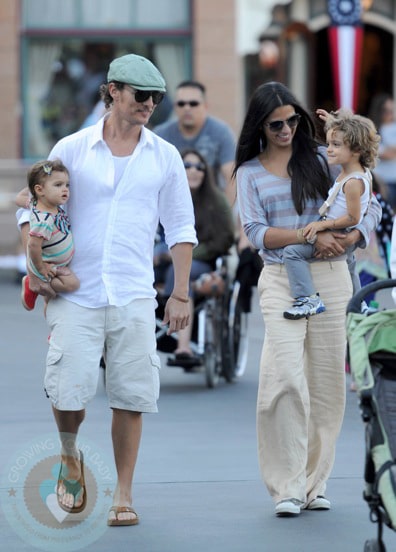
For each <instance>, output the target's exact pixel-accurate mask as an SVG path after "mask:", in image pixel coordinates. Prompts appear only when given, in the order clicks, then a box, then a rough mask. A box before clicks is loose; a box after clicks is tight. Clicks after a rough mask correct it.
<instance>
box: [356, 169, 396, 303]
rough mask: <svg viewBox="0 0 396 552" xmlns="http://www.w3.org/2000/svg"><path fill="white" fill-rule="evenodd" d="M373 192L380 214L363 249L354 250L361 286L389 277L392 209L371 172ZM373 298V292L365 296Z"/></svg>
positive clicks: (368, 299) (376, 178)
mask: <svg viewBox="0 0 396 552" xmlns="http://www.w3.org/2000/svg"><path fill="white" fill-rule="evenodd" d="M372 178H373V179H372V185H373V193H374V195H375V197H376V198H377V201H378V203H379V204H380V205H381V209H382V216H381V221H380V223H379V225H378V226H377V228H376V229H375V230H374V231H373V232H372V233H371V236H370V242H369V244H368V246H367V247H366V248H365V249H358V250H357V251H356V254H355V255H356V268H357V271H358V274H359V279H360V284H361V286H362V287H363V286H366V285H368V284H370V283H372V282H375V281H376V280H378V279H382V278H390V259H389V257H390V244H391V239H392V227H393V219H394V216H395V214H394V211H393V209H392V207H391V205H390V203H389V202H388V201H387V200H386V199H385V197H384V196H383V194H382V192H381V190H382V187H381V183H380V182H379V180H380V179H379V177H378V176H377V175H375V174H374V173H372ZM374 299H375V294H374V293H373V294H369V295H367V296H366V297H365V300H366V302H367V303H369V302H370V301H372V300H374Z"/></svg>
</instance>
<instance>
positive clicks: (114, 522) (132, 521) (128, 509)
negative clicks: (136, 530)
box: [107, 506, 139, 527]
mask: <svg viewBox="0 0 396 552" xmlns="http://www.w3.org/2000/svg"><path fill="white" fill-rule="evenodd" d="M110 512H114V513H115V516H116V517H115V519H108V520H107V525H108V526H109V527H118V526H120V525H137V524H138V523H139V518H138V515H137V513H136V512H135V510H134V509H133V508H131V507H130V506H112V507H111V508H110V510H109V513H110ZM123 512H130V513H131V514H135V516H136V517H135V518H133V519H118V514H121V513H123Z"/></svg>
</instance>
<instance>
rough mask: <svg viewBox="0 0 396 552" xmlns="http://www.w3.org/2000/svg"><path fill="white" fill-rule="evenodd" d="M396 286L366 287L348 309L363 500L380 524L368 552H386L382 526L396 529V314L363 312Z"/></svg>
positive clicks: (383, 283) (380, 283) (389, 282)
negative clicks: (367, 302) (365, 303)
mask: <svg viewBox="0 0 396 552" xmlns="http://www.w3.org/2000/svg"><path fill="white" fill-rule="evenodd" d="M395 286H396V279H393V280H390V279H387V280H380V281H377V282H374V283H372V284H369V285H367V286H365V287H363V288H362V289H361V290H360V291H359V292H358V293H357V294H356V295H354V296H353V297H352V299H351V301H350V302H349V305H348V308H347V337H348V349H349V353H348V355H349V363H350V366H351V372H352V374H353V377H354V379H355V382H356V387H357V391H358V395H359V401H360V409H361V415H362V419H363V421H364V422H365V428H366V460H365V472H364V479H365V483H366V486H365V490H364V493H363V497H364V499H365V500H366V501H367V503H368V505H369V508H370V520H371V521H373V522H374V523H377V524H378V535H377V539H370V540H367V541H366V543H365V546H364V551H365V552H370V551H371V552H377V551H378V552H385V551H386V549H385V545H384V543H383V540H382V532H383V525H384V524H385V525H387V526H388V527H390V528H391V529H393V530H396V309H391V310H383V311H377V312H374V313H373V314H370V315H368V316H367V315H365V314H362V313H361V303H362V300H363V299H364V298H365V297H366V296H367V295H368V294H370V293H373V292H374V293H375V292H376V291H378V290H380V289H386V288H392V287H395Z"/></svg>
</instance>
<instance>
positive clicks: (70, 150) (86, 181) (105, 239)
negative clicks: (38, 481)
mask: <svg viewBox="0 0 396 552" xmlns="http://www.w3.org/2000/svg"><path fill="white" fill-rule="evenodd" d="M165 90H166V89H165V81H164V79H163V77H162V75H161V73H160V72H159V71H158V69H157V68H156V67H155V66H154V65H153V64H152V63H151V62H150V61H149V60H148V59H146V58H143V57H141V56H137V55H134V54H130V55H125V56H122V57H120V58H117V59H115V60H114V61H113V62H112V63H111V64H110V68H109V72H108V82H107V84H106V85H102V87H101V96H102V99H103V101H104V103H105V105H106V107H107V108H109V110H108V113H106V114H105V116H104V117H103V118H102V119H100V121H99V122H98V123H97V124H95V125H93V126H90V127H87V128H85V129H83V130H80V131H78V132H77V133H75V134H72V135H70V136H67V137H66V138H63V139H62V140H60V141H59V142H58V143H57V144H56V145H55V147H54V148H53V149H52V151H51V153H50V155H49V158H50V159H54V158H60V159H61V160H62V161H63V163H64V164H65V165H66V167H67V168H68V170H69V174H70V194H71V199H70V201H69V202H68V205H67V211H68V215H69V217H70V222H71V225H72V227H73V234H74V240H75V246H76V253H75V256H74V258H73V271H74V272H75V274H76V275H77V276H78V278H79V280H80V283H81V285H80V288H79V289H78V290H77V291H75V292H72V293H68V294H64V295H63V294H62V296H60V295H59V296H57V297H53V295H54V293H53V292H52V296H51V288H50V286H49V285H48V284H46V283H44V282H41V281H39V280H38V279H37V278H35V277H34V275H31V276H30V281H31V288H32V290H33V291H36V292H38V293H39V294H41V295H46V296H47V297H50V299H51V300H50V301H49V302H48V306H47V314H46V317H47V322H48V325H49V329H50V340H49V352H48V356H47V369H46V375H45V389H46V393H47V396H48V397H49V398H50V399H51V402H52V406H53V412H54V416H55V420H56V423H57V426H58V430H59V435H60V439H61V445H62V450H61V455H62V456H61V459H62V468H61V473H60V474H59V479H58V485H57V499H58V504H59V506H60V507H61V508H62V509H63V510H66V511H67V512H69V513H70V514H74V513H78V512H80V511H82V510H83V509H84V508H85V504H86V496H87V489H86V486H85V481H84V470H83V457H82V454H81V453H80V451H79V450H78V448H77V445H76V440H77V432H78V429H79V426H80V424H81V423H82V421H83V419H84V414H85V407H86V404H87V403H88V402H89V401H90V400H91V399H92V397H93V396H94V394H95V391H96V386H97V381H98V372H99V370H98V367H99V361H100V358H101V356H102V352H103V350H105V351H106V390H107V395H108V400H109V405H110V407H111V408H112V411H113V421H112V439H113V448H114V456H115V463H116V468H117V475H118V480H117V485H116V489H115V492H114V496H113V507H112V508H111V510H110V512H109V516H108V525H110V526H114V525H135V524H137V523H138V516H137V514H136V512H135V511H134V509H133V508H132V480H133V473H134V468H135V464H136V459H137V454H138V449H139V443H140V436H141V430H142V413H143V412H157V399H158V395H159V368H160V359H159V357H158V355H157V354H156V339H155V308H156V300H155V295H156V292H155V290H154V288H153V280H154V274H153V243H154V236H155V233H156V229H157V224H158V220H160V222H161V223H162V225H163V227H164V229H165V237H166V242H167V245H168V247H169V249H170V252H171V256H172V261H173V264H174V268H175V285H174V289H173V292H172V294H171V296H170V298H169V300H168V302H167V304H166V307H165V315H164V323H166V324H168V325H169V328H168V331H169V333H170V332H174V331H177V330H180V329H183V328H184V327H185V326H186V325H187V324H188V321H189V320H188V319H189V304H188V303H189V300H188V285H189V274H190V268H191V256H192V247H193V245H194V244H195V243H196V235H195V230H194V214H193V206H192V201H191V193H190V190H189V186H188V182H187V177H186V171H185V168H184V166H183V162H182V159H181V157H180V155H179V153H178V151H177V150H176V148H175V147H174V146H172V145H171V144H168V143H166V142H165V141H163V140H161V139H159V138H158V136H156V135H155V134H154V133H152V132H151V131H150V130H148V129H147V128H145V125H147V123H148V121H149V119H150V116H151V114H152V113H153V111H154V110H155V108H156V106H157V105H158V104H159V103H160V102H161V100H162V98H163V96H164V93H165ZM26 215H27V217H29V212H27V213H26V211H24V212H23V213H22V214H20V217H19V223H20V224H21V225H23V228H22V233H23V234H25V235H26V232H27V231H28V228H27V227H28V224H23V223H24V222H26V220H28V218H26ZM89 492H90V491H89V489H88V494H89Z"/></svg>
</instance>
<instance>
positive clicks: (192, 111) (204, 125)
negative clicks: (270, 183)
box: [154, 81, 235, 205]
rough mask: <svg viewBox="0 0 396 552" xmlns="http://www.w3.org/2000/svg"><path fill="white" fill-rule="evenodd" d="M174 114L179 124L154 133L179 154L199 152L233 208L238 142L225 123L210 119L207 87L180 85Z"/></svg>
mask: <svg viewBox="0 0 396 552" xmlns="http://www.w3.org/2000/svg"><path fill="white" fill-rule="evenodd" d="M175 112H176V120H171V121H168V122H166V123H163V124H161V125H159V126H157V127H155V128H154V132H155V133H156V134H158V136H161V138H164V139H165V140H167V141H168V142H170V143H171V144H173V145H174V146H176V147H177V149H178V150H179V151H180V152H183V150H185V149H191V148H193V149H196V150H197V151H199V153H200V154H201V155H203V156H204V157H205V159H206V160H207V163H208V164H209V165H210V166H211V167H212V168H213V170H214V173H215V176H216V180H217V183H218V185H219V186H221V187H222V188H223V189H224V190H225V194H226V196H227V198H228V200H229V202H230V204H231V205H233V204H234V203H235V185H234V182H233V179H232V170H233V165H234V158H235V138H234V135H233V133H232V131H231V129H230V128H229V127H228V126H227V125H226V124H225V123H224V122H223V121H220V120H219V119H216V118H214V117H211V116H209V115H208V103H207V100H206V89H205V86H204V85H203V84H201V83H200V82H197V81H184V82H181V83H180V84H179V85H178V87H177V89H176V97H175Z"/></svg>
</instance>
